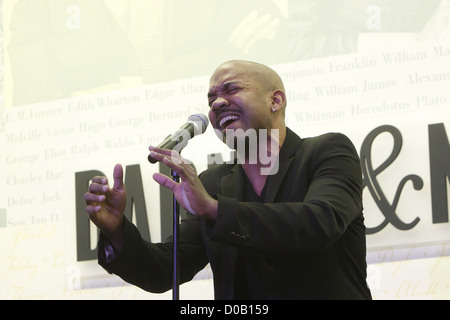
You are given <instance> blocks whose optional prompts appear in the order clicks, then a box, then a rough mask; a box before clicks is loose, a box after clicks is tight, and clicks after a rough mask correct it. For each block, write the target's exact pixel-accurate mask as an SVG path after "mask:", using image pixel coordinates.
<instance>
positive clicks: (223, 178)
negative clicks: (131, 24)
mask: <svg viewBox="0 0 450 320" xmlns="http://www.w3.org/2000/svg"><path fill="white" fill-rule="evenodd" d="M208 99H209V105H210V112H209V118H210V122H211V124H212V126H213V127H214V128H215V130H216V133H217V134H218V135H219V136H221V137H222V138H224V139H225V140H226V141H227V143H230V144H233V143H239V142H242V141H244V144H245V143H246V145H245V148H241V149H239V148H238V150H237V157H238V160H239V161H238V163H236V164H221V165H215V166H213V167H211V168H209V169H208V170H206V171H204V172H203V173H202V174H200V176H199V177H197V175H196V174H195V172H194V170H193V168H192V167H191V166H189V165H188V164H187V163H185V162H183V161H182V158H181V157H180V156H179V155H178V154H176V153H173V152H171V151H170V150H163V149H157V148H154V147H150V155H151V156H152V157H153V158H155V159H157V160H159V161H162V162H164V163H165V164H166V165H167V166H169V167H170V168H171V169H173V170H174V171H175V172H177V173H178V175H179V176H180V178H181V180H180V182H179V183H177V182H174V181H173V180H172V179H171V178H169V177H167V176H164V175H162V174H160V173H155V174H154V176H153V178H154V180H155V181H156V182H158V183H159V184H161V185H163V186H165V187H167V188H169V189H170V190H171V191H172V192H173V193H174V195H175V197H176V199H177V200H178V202H179V203H180V205H181V206H182V207H183V208H185V209H186V210H187V211H189V212H190V214H188V215H187V217H186V219H184V220H183V221H182V222H181V224H180V242H179V243H180V244H179V252H180V256H179V259H180V282H181V283H183V282H186V281H189V280H191V279H192V278H193V277H194V275H195V274H196V273H197V272H198V271H200V270H201V269H202V268H204V267H205V266H206V264H207V263H208V262H209V263H210V264H211V269H212V272H213V276H214V291H215V298H216V299H370V298H371V294H370V291H369V289H368V288H367V285H366V280H365V279H366V261H365V255H366V244H365V227H364V223H363V220H364V219H363V214H362V199H361V198H362V178H361V169H360V163H359V158H358V156H357V153H356V151H355V148H354V147H353V145H352V143H351V142H350V141H349V139H347V138H346V137H345V136H343V135H341V134H335V133H333V134H325V135H322V136H319V137H315V138H307V139H301V138H300V137H298V136H297V135H296V134H295V133H294V132H292V131H291V130H290V129H288V128H286V125H285V121H284V118H285V109H286V96H285V91H284V87H283V83H282V81H281V79H280V78H279V76H278V75H277V74H276V73H275V72H274V71H273V70H272V69H270V68H268V67H266V66H263V65H260V64H257V63H253V62H247V61H229V62H226V63H224V64H222V65H221V66H219V67H218V68H217V70H216V71H215V72H214V74H213V75H212V77H211V80H210V88H209V92H208ZM233 132H256V134H257V136H258V138H259V139H260V140H264V141H263V142H266V143H267V145H271V146H272V148H267V149H265V152H262V153H260V152H259V151H260V149H261V147H260V146H261V145H263V144H261V145H260V144H258V147H256V148H252V146H250V144H251V141H252V140H250V139H247V138H248V136H242V135H239V134H236V135H235V136H234V137H232V138H231V139H229V137H230V136H231V135H232V133H233ZM262 132H264V134H262ZM234 146H236V145H234ZM273 146H277V147H275V148H274V147H273ZM252 152H258V155H257V157H256V161H249V158H251V156H252V154H249V153H252ZM263 156H270V157H271V158H272V159H276V161H271V162H269V163H267V162H263V161H261V160H262V158H263ZM272 156H275V157H274V158H273V157H272ZM263 169H269V170H268V171H266V173H265V174H263V171H264V170H263ZM267 172H268V173H267ZM122 175H123V170H122V167H121V166H120V165H117V166H116V167H115V168H114V186H113V187H112V188H109V186H108V181H107V179H106V178H105V177H94V178H93V180H92V184H91V185H90V186H89V192H88V193H86V194H85V200H86V203H87V207H86V210H87V212H88V214H89V216H90V218H91V220H92V221H93V222H94V223H95V224H96V225H97V226H98V227H99V228H100V229H101V230H102V233H101V237H100V243H99V263H100V264H101V265H102V266H103V267H104V268H105V269H106V270H108V271H109V272H112V273H115V274H117V275H119V276H121V277H122V278H123V279H124V280H125V281H127V282H130V283H132V284H135V285H137V286H139V287H141V288H143V289H145V290H148V291H152V292H164V291H167V290H169V289H170V288H171V285H172V247H173V245H172V242H171V240H172V239H168V240H167V241H166V242H165V243H160V244H150V243H147V242H145V241H143V240H142V238H141V236H140V235H139V232H138V230H137V229H136V227H135V226H134V225H133V224H132V223H130V222H129V221H127V219H125V218H124V217H123V211H124V209H125V198H126V197H125V187H124V185H123V178H122Z"/></svg>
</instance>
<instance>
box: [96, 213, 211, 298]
mask: <svg viewBox="0 0 450 320" xmlns="http://www.w3.org/2000/svg"><path fill="white" fill-rule="evenodd" d="M123 228H124V244H123V247H122V250H121V251H120V253H118V254H117V255H116V257H115V258H114V259H112V261H108V262H107V259H106V255H105V250H104V249H105V245H107V240H106V238H105V237H104V235H103V234H102V233H101V234H100V239H99V244H98V263H99V264H100V265H101V266H102V267H103V268H104V269H105V270H106V271H108V272H109V273H113V274H116V275H118V276H120V277H121V278H122V279H123V280H125V281H126V282H128V283H131V284H133V285H136V286H138V287H140V288H141V289H144V290H146V291H150V292H154V293H162V292H165V291H167V290H170V289H171V288H172V276H173V238H172V237H169V238H168V239H167V240H166V241H165V242H164V243H157V244H156V243H149V242H147V241H145V240H143V239H142V237H141V235H140V233H139V230H138V229H137V228H136V226H135V225H134V224H132V223H131V222H130V221H128V220H127V219H125V218H124V224H123ZM197 228H198V221H197V219H196V218H195V217H193V216H190V215H188V216H187V217H186V219H183V220H182V222H181V223H180V241H179V261H180V268H179V270H180V283H184V282H187V281H190V280H191V279H192V278H193V277H194V276H195V275H196V274H197V272H199V271H200V270H202V269H203V268H204V267H205V266H206V264H207V263H208V261H207V256H206V253H205V249H204V247H203V244H202V241H201V238H200V233H199V232H198V230H196V229H197ZM108 260H109V259H108Z"/></svg>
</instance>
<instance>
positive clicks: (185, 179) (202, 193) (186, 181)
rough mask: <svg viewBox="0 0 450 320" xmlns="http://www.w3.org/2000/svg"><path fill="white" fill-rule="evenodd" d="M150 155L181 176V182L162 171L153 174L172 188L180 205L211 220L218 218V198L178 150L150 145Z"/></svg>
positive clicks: (164, 184) (163, 184)
mask: <svg viewBox="0 0 450 320" xmlns="http://www.w3.org/2000/svg"><path fill="white" fill-rule="evenodd" d="M149 150H150V155H151V156H152V157H153V158H154V159H156V160H158V161H161V162H163V163H164V164H166V165H167V166H168V167H169V168H170V169H172V170H173V171H175V172H176V173H177V174H178V176H179V177H180V182H175V181H173V180H172V179H171V178H170V177H168V176H166V175H163V174H161V173H155V174H153V179H154V180H155V181H156V182H157V183H159V184H160V185H162V186H163V187H166V188H167V189H169V190H171V191H172V192H173V194H174V195H175V198H176V199H177V201H178V203H179V204H180V206H182V207H183V208H184V209H186V210H187V211H189V212H190V213H192V214H194V215H197V216H203V217H205V218H207V219H209V220H216V218H217V208H218V204H217V200H215V199H214V198H212V197H211V196H210V195H209V194H208V192H206V190H205V188H204V187H203V184H202V183H201V181H200V179H199V178H198V176H197V173H196V172H195V170H194V168H192V166H190V165H189V164H188V163H187V162H186V161H185V160H184V159H183V158H182V157H181V156H180V155H179V154H178V152H176V151H172V150H167V149H160V148H155V147H152V146H151V147H149Z"/></svg>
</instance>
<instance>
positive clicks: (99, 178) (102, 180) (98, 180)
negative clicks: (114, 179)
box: [92, 176, 108, 184]
mask: <svg viewBox="0 0 450 320" xmlns="http://www.w3.org/2000/svg"><path fill="white" fill-rule="evenodd" d="M92 182H95V183H98V184H108V179H107V178H106V177H102V176H95V177H93V178H92Z"/></svg>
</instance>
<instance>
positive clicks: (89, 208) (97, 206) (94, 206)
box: [86, 205, 102, 215]
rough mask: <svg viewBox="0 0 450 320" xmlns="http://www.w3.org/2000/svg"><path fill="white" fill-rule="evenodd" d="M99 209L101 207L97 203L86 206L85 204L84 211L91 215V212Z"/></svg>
mask: <svg viewBox="0 0 450 320" xmlns="http://www.w3.org/2000/svg"><path fill="white" fill-rule="evenodd" d="M101 209H102V207H101V206H99V205H88V206H86V212H87V213H88V214H89V215H92V214H94V213H97V212H99V211H100V210H101Z"/></svg>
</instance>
